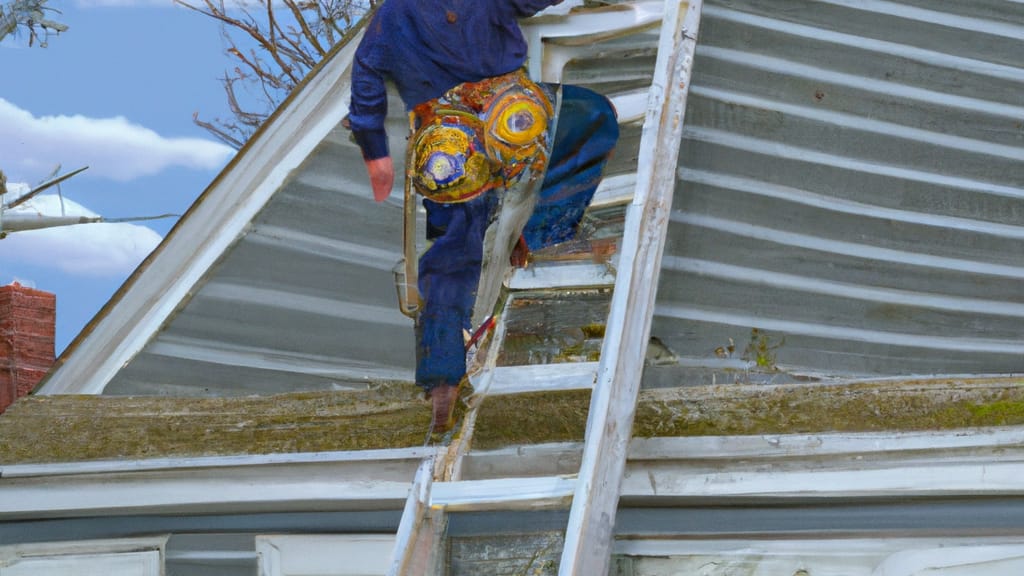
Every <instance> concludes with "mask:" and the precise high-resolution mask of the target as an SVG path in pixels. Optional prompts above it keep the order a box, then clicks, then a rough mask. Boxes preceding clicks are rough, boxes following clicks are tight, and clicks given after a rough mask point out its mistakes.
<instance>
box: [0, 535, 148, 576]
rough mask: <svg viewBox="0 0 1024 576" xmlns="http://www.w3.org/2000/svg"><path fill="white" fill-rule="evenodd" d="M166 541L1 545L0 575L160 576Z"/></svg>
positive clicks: (141, 540)
mask: <svg viewBox="0 0 1024 576" xmlns="http://www.w3.org/2000/svg"><path fill="white" fill-rule="evenodd" d="M165 541H166V538H145V539H130V540H90V541H83V542H60V543H46V544H28V545H19V546H0V576H67V575H68V574H74V575H75V576H161V574H163V550H164V542H165Z"/></svg>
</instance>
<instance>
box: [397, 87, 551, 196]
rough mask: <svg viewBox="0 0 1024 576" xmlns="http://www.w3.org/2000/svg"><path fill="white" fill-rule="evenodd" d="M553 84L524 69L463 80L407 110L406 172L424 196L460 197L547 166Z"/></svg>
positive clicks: (502, 183) (511, 180)
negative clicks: (541, 81) (532, 76)
mask: <svg viewBox="0 0 1024 576" xmlns="http://www.w3.org/2000/svg"><path fill="white" fill-rule="evenodd" d="M553 99H554V95H553V88H552V87H550V86H547V85H544V84H537V83H535V82H533V81H532V80H530V78H529V77H528V76H527V75H526V72H525V71H523V70H517V71H515V72H510V73H508V74H503V75H501V76H495V77H493V78H486V79H484V80H480V81H479V82H464V83H462V84H459V85H458V86H455V87H454V88H452V89H450V90H448V91H447V92H445V94H444V95H443V96H441V97H439V98H435V99H433V100H428V101H427V102H424V103H422V104H419V105H417V106H416V107H415V108H413V110H412V112H411V113H410V114H411V119H410V120H411V122H410V124H411V126H412V134H411V136H410V139H409V145H410V152H411V154H410V156H411V157H410V159H409V162H410V166H408V167H407V172H408V174H407V176H408V178H409V179H410V180H411V181H412V185H413V187H414V188H415V189H416V191H417V192H419V193H420V194H422V195H423V196H425V197H427V198H429V199H431V200H433V201H435V202H440V203H454V202H466V201H468V200H472V199H473V198H476V197H477V196H479V195H481V194H483V193H484V192H486V191H488V190H490V189H492V188H496V187H508V186H510V185H512V184H515V183H516V182H518V181H519V180H520V179H521V178H522V177H523V176H524V175H526V174H531V176H530V177H531V178H534V177H536V176H537V175H539V174H541V173H542V172H543V171H544V169H545V166H546V164H547V155H548V150H549V145H550V141H551V139H552V138H553V133H552V130H551V128H552V126H553V124H554V110H553V107H552V104H551V102H552V100H553Z"/></svg>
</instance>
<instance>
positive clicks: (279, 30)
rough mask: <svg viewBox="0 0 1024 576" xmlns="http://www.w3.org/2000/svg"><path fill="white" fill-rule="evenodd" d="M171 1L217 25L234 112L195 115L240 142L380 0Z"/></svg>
mask: <svg viewBox="0 0 1024 576" xmlns="http://www.w3.org/2000/svg"><path fill="white" fill-rule="evenodd" d="M36 1H40V0H36ZM43 1H45V0H43ZM174 2H175V3H176V4H178V5H180V6H183V7H185V8H188V9H189V10H192V11H194V12H196V13H198V14H202V15H203V16H206V17H208V18H212V19H214V20H216V21H217V22H219V23H220V25H221V34H222V36H223V37H224V40H225V44H226V46H227V47H226V48H225V53H226V54H227V55H228V56H229V57H230V58H231V59H232V60H234V61H235V62H236V63H237V65H236V66H235V67H234V69H233V70H231V71H230V72H225V74H224V76H223V77H222V78H221V79H220V82H221V85H222V86H223V88H224V93H225V95H226V97H227V103H228V108H229V109H230V111H231V114H232V117H231V118H226V119H222V118H215V119H213V120H202V119H200V118H199V115H198V114H196V115H194V116H193V121H194V122H195V123H196V125H198V126H200V127H202V128H203V129H205V130H207V131H208V132H210V133H211V134H213V135H214V136H215V137H216V138H218V139H219V140H221V141H222V142H224V143H226V144H228V145H229V146H232V147H235V148H240V147H241V146H242V145H243V144H244V143H245V141H246V140H248V139H249V137H250V136H251V135H252V134H253V132H255V131H256V129H257V128H259V126H260V124H262V123H263V122H264V121H265V120H266V119H267V118H268V117H269V116H270V114H271V113H272V112H273V111H274V109H276V108H277V106H278V105H280V103H281V102H282V101H283V100H284V99H285V97H287V96H288V94H289V93H290V92H291V91H292V90H294V89H295V87H296V86H297V85H298V84H299V83H300V82H302V80H303V79H304V78H305V77H306V75H307V74H309V72H310V71H312V70H313V69H314V68H315V67H316V66H317V64H318V63H319V62H320V60H322V59H323V57H324V56H326V55H327V53H328V52H330V50H331V48H332V47H333V46H334V45H335V44H337V43H338V42H341V41H344V39H345V38H346V35H347V34H348V33H349V31H350V30H351V28H352V26H353V24H354V23H355V22H356V21H357V18H360V17H362V16H363V15H365V14H367V13H369V12H370V11H371V10H372V9H373V8H375V7H376V5H378V4H379V3H380V2H381V0H253V1H250V3H249V4H248V5H249V6H252V7H253V10H252V11H250V10H249V9H248V8H246V6H245V5H243V4H241V3H237V4H236V3H230V2H227V3H226V2H225V0H174ZM282 6H283V7H284V9H281V7H282Z"/></svg>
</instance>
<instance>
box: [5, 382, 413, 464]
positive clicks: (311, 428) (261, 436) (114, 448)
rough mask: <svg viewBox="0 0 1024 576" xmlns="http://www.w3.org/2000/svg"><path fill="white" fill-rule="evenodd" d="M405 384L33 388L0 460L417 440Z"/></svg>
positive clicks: (264, 450) (10, 419)
mask: <svg viewBox="0 0 1024 576" xmlns="http://www.w3.org/2000/svg"><path fill="white" fill-rule="evenodd" d="M429 427H430V410H429V404H428V403H427V402H426V401H424V400H423V399H421V398H420V393H419V389H418V388H416V387H414V386H412V385H409V384H383V385H380V386H376V387H374V388H373V389H371V390H365V391H358V392H353V391H345V392H304V393H294V394H279V395H274V396H253V397H241V398H239V397H233V398H180V397H178V398H168V397H152V396H150V397H125V396H30V397H27V398H23V399H22V400H20V401H18V402H16V403H15V404H14V405H13V406H11V407H10V408H9V409H8V410H7V412H6V413H5V414H3V415H2V416H0V438H3V442H0V464H12V463H31V462H67V461H81V460H95V459H122V458H123V459H134V458H154V457H168V456H169V457H176V456H178V457H180V456H215V455H236V454H271V453H289V452H321V451H335V450H367V449H379V448H398V447H407V446H420V445H422V444H423V442H424V439H425V436H426V431H427V430H428V429H429Z"/></svg>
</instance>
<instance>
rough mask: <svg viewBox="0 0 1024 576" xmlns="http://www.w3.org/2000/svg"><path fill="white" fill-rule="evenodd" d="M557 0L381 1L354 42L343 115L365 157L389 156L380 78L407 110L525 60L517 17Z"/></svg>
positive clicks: (384, 106) (530, 13)
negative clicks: (392, 85)
mask: <svg viewBox="0 0 1024 576" xmlns="http://www.w3.org/2000/svg"><path fill="white" fill-rule="evenodd" d="M561 1H562V0H386V1H385V2H384V3H383V4H382V5H381V7H380V8H379V9H378V10H377V13H376V14H375V15H374V16H373V19H372V20H371V21H370V24H369V26H367V28H366V33H365V35H364V36H363V40H362V41H361V42H360V44H359V48H357V49H356V55H355V61H354V63H353V66H352V100H351V105H350V107H349V108H350V111H349V122H350V125H351V128H352V132H353V134H354V135H355V138H356V142H358V143H359V147H360V148H361V149H362V151H363V157H364V158H365V159H367V160H372V159H376V158H382V157H384V156H388V155H389V153H388V143H387V135H386V134H385V132H384V118H385V116H387V112H388V101H387V93H386V92H385V88H384V80H385V79H390V80H392V81H393V82H394V83H395V85H396V86H397V87H398V93H399V94H400V95H401V97H402V101H403V102H404V103H405V108H406V110H412V109H413V107H415V106H416V105H417V104H420V103H422V102H426V101H427V100H431V99H434V98H437V97H438V96H441V95H442V94H444V93H445V92H446V91H447V90H448V89H450V88H452V87H454V86H456V85H458V84H461V83H463V82H476V81H478V80H482V79H484V78H490V77H493V76H500V75H502V74H506V73H508V72H511V71H513V70H516V69H517V68H520V67H521V66H522V65H523V64H524V62H525V61H526V50H527V47H526V41H525V40H524V39H523V34H522V31H520V29H519V22H518V20H519V18H526V17H528V16H532V15H534V14H536V13H537V12H539V11H541V10H543V9H544V8H547V7H548V6H552V5H554V4H558V3H560V2H561Z"/></svg>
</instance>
